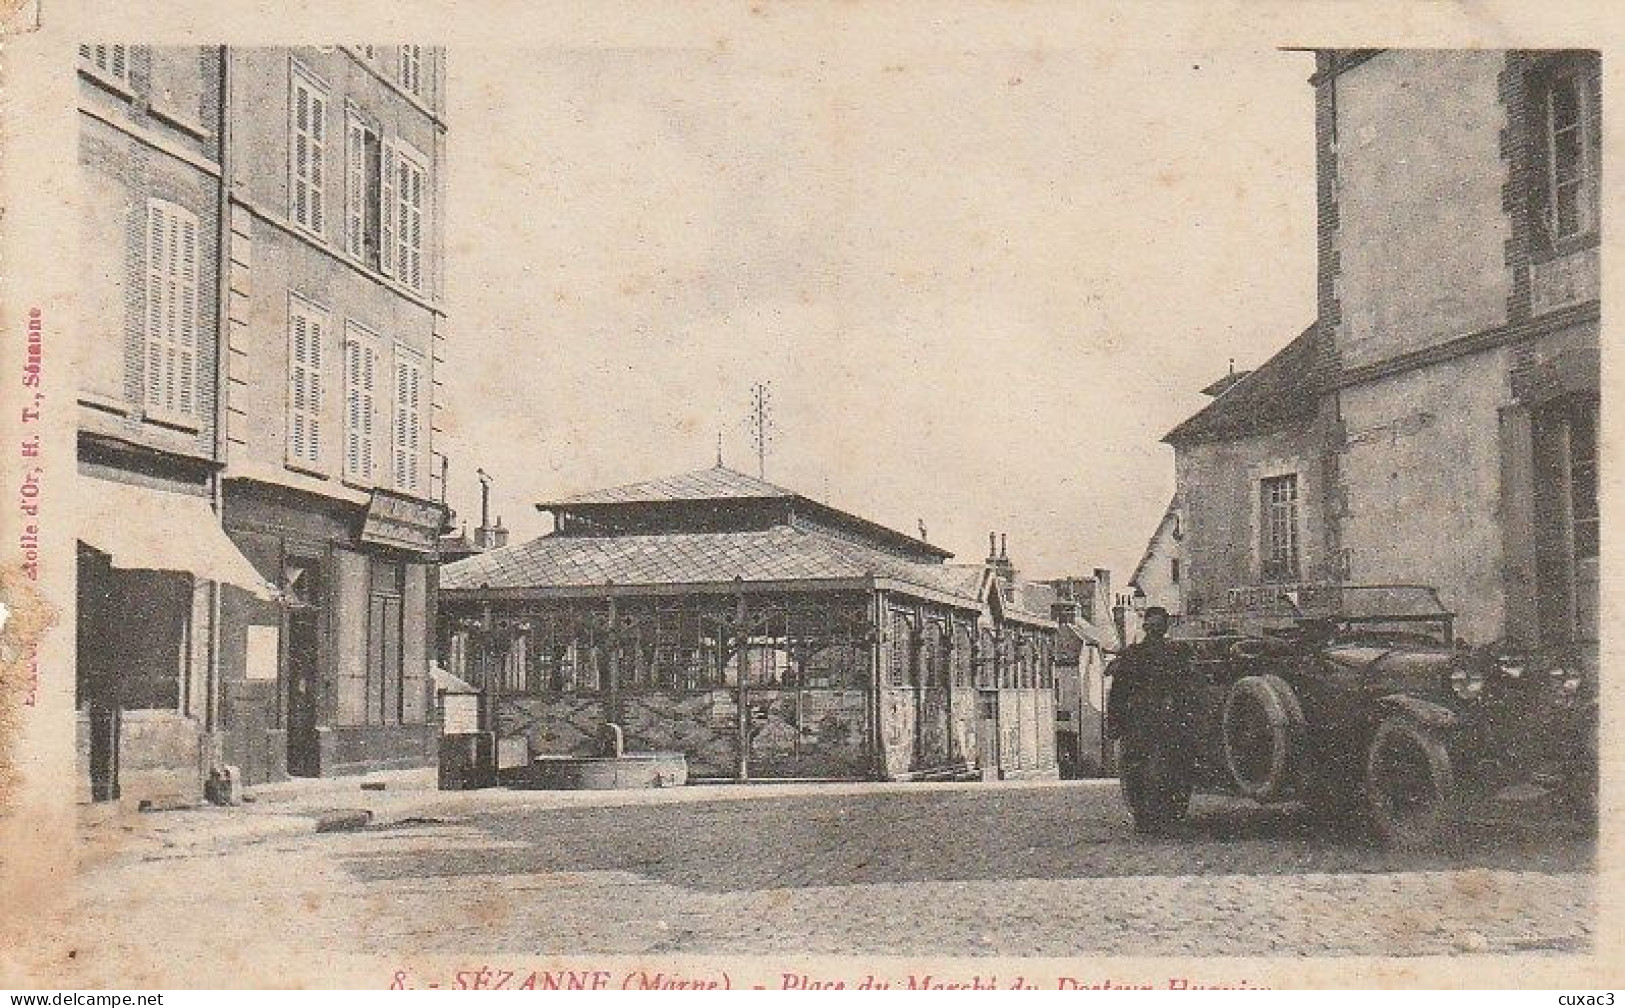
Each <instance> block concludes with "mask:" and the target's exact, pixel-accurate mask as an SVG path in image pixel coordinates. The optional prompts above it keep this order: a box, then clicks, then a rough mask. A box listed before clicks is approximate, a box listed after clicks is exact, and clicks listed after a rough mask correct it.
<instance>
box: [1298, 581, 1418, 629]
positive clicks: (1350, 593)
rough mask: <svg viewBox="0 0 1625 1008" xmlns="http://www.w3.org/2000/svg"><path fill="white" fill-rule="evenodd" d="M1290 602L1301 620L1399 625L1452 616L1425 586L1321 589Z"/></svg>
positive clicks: (1304, 591) (1306, 591) (1300, 593)
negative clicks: (1313, 618)
mask: <svg viewBox="0 0 1625 1008" xmlns="http://www.w3.org/2000/svg"><path fill="white" fill-rule="evenodd" d="M1286 600H1287V602H1288V603H1289V604H1290V605H1291V606H1292V607H1293V609H1295V610H1296V611H1297V613H1298V614H1299V615H1301V616H1334V617H1339V618H1342V619H1347V620H1380V619H1384V618H1389V619H1393V620H1396V621H1399V620H1406V619H1420V618H1427V617H1434V618H1439V619H1443V618H1444V617H1446V616H1449V615H1450V614H1449V613H1448V612H1447V611H1446V610H1445V608H1444V606H1443V605H1441V604H1440V603H1439V595H1438V593H1437V592H1436V591H1434V590H1433V589H1432V588H1428V587H1426V586H1424V585H1324V586H1320V585H1317V586H1313V587H1305V588H1304V589H1302V590H1301V591H1297V592H1292V593H1288V594H1287V595H1286Z"/></svg>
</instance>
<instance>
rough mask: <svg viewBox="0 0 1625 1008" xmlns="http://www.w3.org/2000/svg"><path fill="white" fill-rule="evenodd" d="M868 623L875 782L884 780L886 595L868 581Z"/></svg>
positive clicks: (871, 730)
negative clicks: (869, 629) (870, 628)
mask: <svg viewBox="0 0 1625 1008" xmlns="http://www.w3.org/2000/svg"><path fill="white" fill-rule="evenodd" d="M869 590H870V594H871V598H870V602H869V621H870V624H871V625H872V626H873V627H874V630H873V632H872V634H871V636H872V637H873V638H874V640H873V641H871V642H870V644H869V706H870V713H869V736H870V738H872V739H873V740H874V752H875V780H886V779H887V776H886V717H885V713H884V709H883V708H882V706H881V701H882V700H883V699H884V693H883V689H882V685H881V684H882V683H883V682H884V681H885V678H884V677H885V675H886V665H885V655H886V652H885V633H886V619H885V617H886V593H885V592H883V591H878V590H876V589H875V588H874V582H873V581H871V582H870V589H869Z"/></svg>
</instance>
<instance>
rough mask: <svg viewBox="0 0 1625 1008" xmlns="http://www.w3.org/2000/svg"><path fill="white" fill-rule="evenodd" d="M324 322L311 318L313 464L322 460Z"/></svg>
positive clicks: (311, 449)
mask: <svg viewBox="0 0 1625 1008" xmlns="http://www.w3.org/2000/svg"><path fill="white" fill-rule="evenodd" d="M322 329H323V326H322V323H321V320H320V318H319V317H316V316H313V317H312V318H311V320H310V372H309V373H310V385H309V392H308V395H307V403H308V405H309V408H310V458H309V461H310V463H311V464H312V465H321V462H322Z"/></svg>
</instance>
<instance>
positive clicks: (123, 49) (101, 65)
mask: <svg viewBox="0 0 1625 1008" xmlns="http://www.w3.org/2000/svg"><path fill="white" fill-rule="evenodd" d="M79 58H80V59H83V60H85V61H86V62H88V63H90V65H91V66H94V67H95V68H96V69H97V70H100V71H102V72H103V73H105V74H107V75H109V76H111V77H116V78H118V79H119V80H121V81H125V82H128V81H129V79H130V47H129V46H127V45H99V46H90V45H82V46H80V47H79Z"/></svg>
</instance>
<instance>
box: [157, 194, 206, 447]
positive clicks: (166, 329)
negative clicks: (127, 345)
mask: <svg viewBox="0 0 1625 1008" xmlns="http://www.w3.org/2000/svg"><path fill="white" fill-rule="evenodd" d="M146 249H147V283H146V299H147V311H146V326H145V330H146V331H145V341H146V349H145V353H144V355H143V357H144V366H145V372H146V373H145V375H144V386H145V393H144V399H145V403H146V407H147V408H148V409H149V410H155V411H158V412H161V413H168V414H171V415H179V416H186V417H193V416H196V415H197V412H198V391H197V386H198V374H197V365H198V349H197V342H198V325H199V323H198V270H199V250H198V222H197V216H196V215H195V214H192V213H190V212H188V211H186V210H184V209H182V208H181V207H178V206H176V205H174V204H172V203H166V202H164V201H162V200H150V201H148V203H147V242H146Z"/></svg>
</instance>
